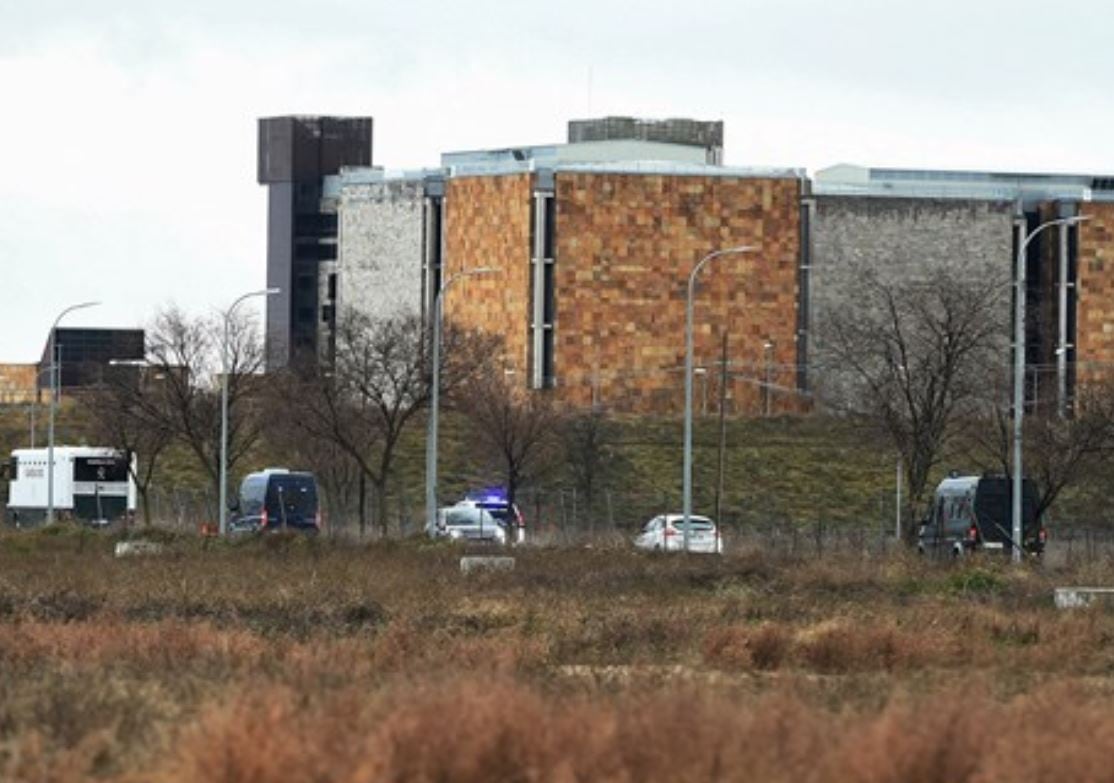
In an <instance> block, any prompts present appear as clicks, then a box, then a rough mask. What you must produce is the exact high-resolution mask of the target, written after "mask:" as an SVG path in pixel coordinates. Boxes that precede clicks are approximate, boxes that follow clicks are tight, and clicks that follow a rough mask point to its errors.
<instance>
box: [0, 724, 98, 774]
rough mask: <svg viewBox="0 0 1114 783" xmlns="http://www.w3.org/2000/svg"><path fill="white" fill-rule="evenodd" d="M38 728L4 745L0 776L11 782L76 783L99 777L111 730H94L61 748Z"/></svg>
mask: <svg viewBox="0 0 1114 783" xmlns="http://www.w3.org/2000/svg"><path fill="white" fill-rule="evenodd" d="M47 746H48V743H47V742H46V741H45V740H44V738H43V736H42V735H41V734H39V733H38V732H36V731H31V732H28V733H26V734H23V735H21V736H20V737H18V738H15V739H12V740H9V741H8V742H5V743H3V745H0V780H5V781H10V783H75V782H76V781H86V780H90V779H91V778H93V777H99V776H100V775H99V774H98V773H101V772H103V766H104V759H105V757H106V756H107V754H108V751H109V749H110V748H111V746H112V739H111V733H110V732H108V731H94V732H91V733H90V734H88V735H86V736H85V737H83V738H82V739H81V740H79V741H78V742H76V743H75V744H74V745H73V746H71V747H68V748H63V749H60V750H55V749H50V750H48V748H47Z"/></svg>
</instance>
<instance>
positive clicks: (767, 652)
mask: <svg viewBox="0 0 1114 783" xmlns="http://www.w3.org/2000/svg"><path fill="white" fill-rule="evenodd" d="M791 649H792V638H791V637H790V635H789V633H788V632H787V631H786V630H785V629H784V628H782V627H781V626H778V625H775V624H774V623H763V624H762V625H760V626H757V627H747V626H721V627H714V628H711V629H710V630H709V631H708V632H707V633H706V634H705V635H704V645H703V659H704V663H706V664H708V665H709V666H714V667H716V668H721V669H761V670H766V671H768V670H772V669H777V668H778V667H779V666H781V665H782V663H783V662H784V661H785V659H786V658H787V657H788V655H789V653H790V651H791Z"/></svg>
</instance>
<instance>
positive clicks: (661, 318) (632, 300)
mask: <svg viewBox="0 0 1114 783" xmlns="http://www.w3.org/2000/svg"><path fill="white" fill-rule="evenodd" d="M556 196H557V228H556V245H557V250H556V272H555V275H556V278H555V279H556V283H555V289H556V322H555V330H556V346H555V350H554V354H555V362H554V364H555V367H554V369H555V373H556V376H557V386H558V389H559V390H560V393H561V394H562V395H563V396H564V397H565V398H566V399H568V400H569V401H571V402H576V403H579V404H587V403H589V402H590V401H591V400H592V398H593V397H595V398H596V399H597V400H599V401H600V402H602V403H603V404H606V405H609V406H612V407H614V408H616V409H619V410H642V411H646V410H654V411H660V412H679V411H681V410H682V409H683V404H684V393H683V388H684V387H683V373H682V371H681V370H682V368H683V366H684V328H685V298H686V285H687V280H688V275H689V272H690V271H691V269H692V267H693V265H694V264H695V263H696V262H697V261H698V260H699V259H700V258H702V257H703V256H704V255H705V254H707V253H709V252H711V251H713V250H717V249H722V248H727V247H733V246H737V245H755V246H757V247H758V251H757V252H755V253H753V254H746V255H731V256H726V257H722V258H718V259H715V260H713V261H711V262H710V263H709V265H707V266H706V267H705V268H704V269H703V271H702V272H701V274H700V277H699V283H698V287H697V296H696V298H695V300H694V301H695V312H694V335H695V339H694V349H695V350H694V357H695V359H694V362H695V365H696V366H698V367H706V368H708V369H707V373H708V374H707V376H701V377H699V378H697V379H696V380H695V393H696V395H697V406H698V409H699V408H700V407H702V403H703V399H702V398H703V394H704V389H703V388H702V387H703V384H704V378H708V379H710V383H709V388H708V393H709V396H710V398H711V399H710V401H709V404H710V405H711V406H712V407H713V408H714V406H715V401H716V395H717V392H716V384H715V381H714V377H715V376H716V374H717V371H716V369H715V363H716V362H718V361H719V356H720V339H721V335H722V334H723V332H724V330H726V331H727V333H728V335H729V341H730V344H729V361H730V362H731V367H732V369H733V374H736V375H738V376H740V377H737V378H735V379H734V380H733V381H732V383H731V385H730V386H729V391H730V396H731V398H732V399H731V402H730V404H729V409H730V410H734V411H741V412H755V411H756V410H757V408H758V406H759V405H760V404H761V391H760V388H759V385H758V383H759V379H760V377H761V376H762V375H763V373H764V371H765V367H766V362H767V360H769V362H770V364H771V365H772V366H774V367H777V366H782V365H784V366H788V367H789V368H791V367H792V365H793V364H794V363H795V361H796V347H795V344H794V333H795V328H796V312H797V311H796V306H797V267H798V263H799V250H800V248H799V182H798V181H797V180H789V179H750V178H747V179H743V178H731V177H699V176H660V175H634V174H611V173H580V172H575V173H573V172H570V173H558V175H557V178H556ZM767 341H771V342H772V343H773V349H772V352H770V353H767V351H766V350H765V349H764V345H765V344H766V343H767ZM774 372H775V374H776V377H774V378H773V379H772V380H773V381H774V382H775V383H778V384H779V385H784V386H786V387H787V388H788V389H792V388H793V386H794V384H795V377H794V375H793V373H792V370H791V369H787V370H782V371H777V370H775V371H774ZM793 397H794V395H793V394H792V393H791V392H790V393H788V394H785V395H777V396H776V398H775V399H776V400H777V401H778V403H779V404H780V403H781V402H782V401H783V400H785V399H793Z"/></svg>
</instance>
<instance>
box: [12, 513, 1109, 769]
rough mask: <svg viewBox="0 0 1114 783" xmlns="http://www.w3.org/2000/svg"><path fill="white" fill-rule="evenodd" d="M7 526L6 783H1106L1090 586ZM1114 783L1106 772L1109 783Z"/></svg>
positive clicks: (876, 570)
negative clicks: (1065, 609) (116, 548)
mask: <svg viewBox="0 0 1114 783" xmlns="http://www.w3.org/2000/svg"><path fill="white" fill-rule="evenodd" d="M111 543H112V542H111V540H110V539H108V538H106V537H104V536H101V535H97V534H90V533H80V532H77V531H72V530H69V529H67V528H64V527H59V528H56V529H55V530H54V531H47V532H40V533H33V534H26V533H25V534H22V535H15V534H11V533H8V534H4V535H2V536H0V779H4V780H43V781H58V783H64V781H71V780H88V779H103V780H113V781H123V780H134V781H139V780H165V781H205V782H206V783H220V782H221V781H230V782H231V781H255V782H256V783H266V782H267V781H289V780H316V781H378V780H391V781H435V780H453V781H465V782H466V781H493V780H554V781H566V780H625V781H633V780H638V781H657V780H661V781H666V780H669V781H675V780H763V781H841V780H871V781H878V782H879V783H881V782H882V781H941V782H943V781H948V783H956V782H957V781H977V780H1013V781H1029V780H1053V779H1054V780H1070V779H1099V777H1101V776H1102V775H1105V774H1106V772H1107V771H1108V768H1109V762H1108V759H1107V749H1108V747H1109V742H1108V739H1114V711H1112V710H1111V708H1112V707H1114V677H1112V676H1111V675H1112V672H1114V647H1111V644H1110V641H1111V639H1114V615H1112V614H1111V613H1109V612H1107V611H1104V610H1102V609H1095V610H1088V611H1079V612H1074V613H1058V612H1057V611H1056V610H1054V609H1053V608H1052V606H1051V587H1052V585H1053V584H1056V583H1061V582H1065V581H1068V582H1070V581H1074V582H1099V583H1101V582H1108V581H1109V579H1110V576H1111V574H1110V566H1109V564H1108V563H1103V564H1096V565H1091V566H1087V567H1085V568H1084V567H1078V566H1077V567H1075V568H1074V570H1071V571H1042V570H1032V569H1028V568H1026V569H1017V570H1015V569H1011V568H1009V567H1007V566H1005V565H1004V564H1001V563H996V562H991V561H987V562H982V563H979V562H974V563H967V564H964V565H962V566H960V567H955V568H934V567H932V566H931V565H929V564H925V563H920V562H916V561H913V560H906V559H901V558H890V559H884V560H869V559H840V558H826V559H824V560H812V559H785V560H780V559H775V558H771V557H770V556H768V555H764V554H760V553H742V554H738V555H732V556H728V557H723V558H698V557H691V558H685V557H655V556H644V555H639V554H636V553H633V552H631V551H629V550H626V549H617V550H605V549H598V548H597V549H592V550H571V549H569V550H535V551H523V552H519V553H518V557H519V559H518V567H517V569H516V570H515V571H513V572H510V573H498V574H487V575H480V576H471V577H463V576H461V574H460V573H459V570H458V564H457V556H458V554H459V552H458V551H457V550H454V549H451V548H447V547H442V546H432V545H419V544H416V543H402V544H400V543H396V544H390V543H385V544H376V545H371V546H359V547H357V546H345V545H340V544H335V543H330V542H328V541H323V540H322V541H310V540H303V539H287V538H284V537H271V538H267V539H264V540H259V541H250V542H244V543H240V544H236V545H223V544H212V543H211V544H209V545H207V546H206V545H204V544H202V543H201V542H199V541H197V540H196V539H193V538H182V539H171V540H169V541H168V546H169V550H168V552H167V553H166V554H164V555H161V556H156V557H150V558H141V559H134V560H115V559H113V558H112V557H111V555H110V547H111ZM1096 776H1098V777H1096Z"/></svg>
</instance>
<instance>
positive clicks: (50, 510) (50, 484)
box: [46, 302, 100, 525]
mask: <svg viewBox="0 0 1114 783" xmlns="http://www.w3.org/2000/svg"><path fill="white" fill-rule="evenodd" d="M99 304H100V302H82V303H81V304H75V305H70V306H69V307H67V308H66V309H65V310H63V311H62V312H60V313H59V314H58V317H57V318H55V319H54V324H53V325H52V326H51V327H50V370H51V372H50V416H49V418H50V424H49V426H48V428H47V447H46V523H47V524H48V525H52V524H54V405H55V401H56V400H57V399H58V384H59V383H60V382H61V378H59V377H58V376H59V375H60V374H61V373H60V372H59V371H58V370H59V367H58V365H59V364H60V362H59V361H58V356H57V349H58V345H57V339H56V335H57V332H58V324H59V323H61V321H62V319H63V318H65V317H66V315H67V314H68V313H72V312H73V311H74V310H83V309H85V308H86V307H96V306H97V305H99Z"/></svg>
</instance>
